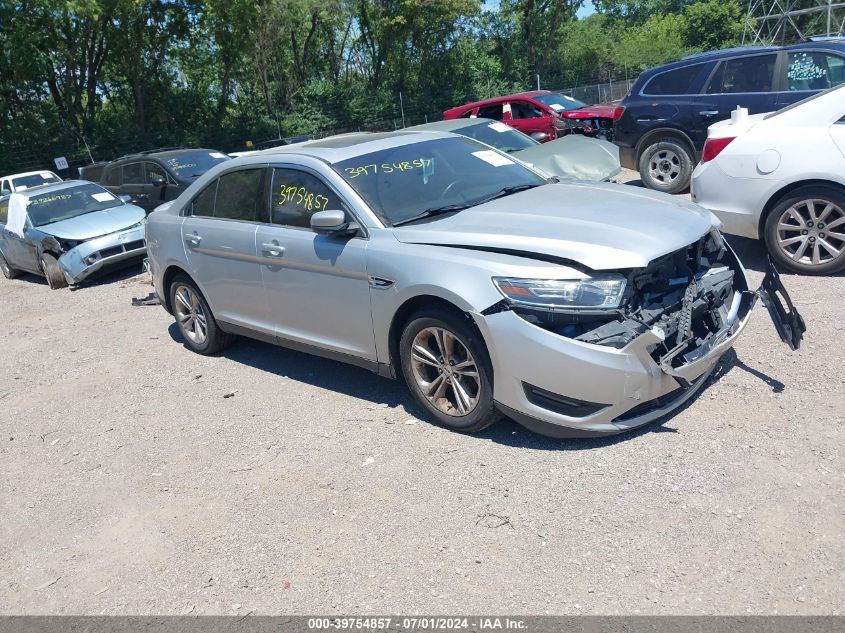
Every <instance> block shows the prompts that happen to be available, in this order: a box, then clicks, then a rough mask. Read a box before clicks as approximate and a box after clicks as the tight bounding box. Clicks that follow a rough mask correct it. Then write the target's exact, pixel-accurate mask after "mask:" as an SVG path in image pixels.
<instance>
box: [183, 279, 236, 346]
mask: <svg viewBox="0 0 845 633" xmlns="http://www.w3.org/2000/svg"><path fill="white" fill-rule="evenodd" d="M180 286H187V287H188V288H190V289H191V291H192V292H193V293H194V294H196V297H197V300H198V301H199V303H200V306H201V307H202V311H203V313H204V314H205V317H206V336H205V341H203V342H202V344H197V343H196V342H194V341H192V340H191V339H190V338H188V337H187V336H185V334H184V332H182V329H181V327H180V326H179V323H178V322H177V323H176V327H177V328H179V333H180V334H181V335H182V341H183V342H184V344H185V347H187V348H188V349H189V350H191V351H192V352H195V353H197V354H202V355H203V356H211V355H212V354H216V353H217V352H220V351H222V350H224V349H225V348H227V347H229V346H230V345H231V344H232V343H233V342H234V340H235V338H236V337H235V335H233V334H229V333H228V332H224V331H223V330H221V329H220V326H219V325H217V320H216V319H215V318H214V314H212V312H211V308H210V307H209V305H208V302H207V301H206V300H205V297H204V296H203V294H202V292H200V289H199V288H198V287H197V285H196V284H195V283H194V282H193V281H192V280H191V278H190V277H188V276H187V275H176V276H175V277H174V278H173V281H172V282H171V283H170V288H169V289H168V291H167V292H168V298H169V299H170V306H171V309H172V310H173V316H174V318H178V317H177V316H176V314H177V312H176V308H175V306H176V290H177V289H178V288H179V287H180Z"/></svg>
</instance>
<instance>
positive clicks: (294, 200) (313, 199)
mask: <svg viewBox="0 0 845 633" xmlns="http://www.w3.org/2000/svg"><path fill="white" fill-rule="evenodd" d="M328 203H329V199H328V198H327V197H326V196H324V195H322V194H316V195H315V194H314V193H312V192H311V191H308V189H306V188H305V187H297V186H296V185H280V186H279V193H278V194H276V206H277V207H281V206H284V205H286V204H292V205H294V206H297V207H302V208H303V209H305V210H306V211H325V210H326V208H327V207H326V205H328Z"/></svg>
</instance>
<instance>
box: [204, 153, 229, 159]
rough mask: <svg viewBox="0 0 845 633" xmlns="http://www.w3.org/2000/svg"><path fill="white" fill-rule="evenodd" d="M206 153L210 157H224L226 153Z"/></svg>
mask: <svg viewBox="0 0 845 633" xmlns="http://www.w3.org/2000/svg"><path fill="white" fill-rule="evenodd" d="M208 155H209V156H211V157H212V158H226V155H225V154H221V153H220V152H209V153H208Z"/></svg>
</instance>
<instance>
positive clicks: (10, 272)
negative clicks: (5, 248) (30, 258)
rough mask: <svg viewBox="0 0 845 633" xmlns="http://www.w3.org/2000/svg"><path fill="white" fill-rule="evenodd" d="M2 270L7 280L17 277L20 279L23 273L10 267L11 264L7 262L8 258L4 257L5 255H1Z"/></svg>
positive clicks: (0, 267) (0, 266)
mask: <svg viewBox="0 0 845 633" xmlns="http://www.w3.org/2000/svg"><path fill="white" fill-rule="evenodd" d="M0 270H2V271H3V276H4V277H5V278H6V279H14V278H15V277H19V276H20V274H21V271H19V270H18V269H17V268H12V267H11V266H9V262H7V261H6V258H5V257H3V253H0Z"/></svg>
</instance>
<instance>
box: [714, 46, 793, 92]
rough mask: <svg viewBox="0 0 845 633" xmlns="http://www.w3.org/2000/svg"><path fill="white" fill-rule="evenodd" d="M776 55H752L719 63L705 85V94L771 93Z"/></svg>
mask: <svg viewBox="0 0 845 633" xmlns="http://www.w3.org/2000/svg"><path fill="white" fill-rule="evenodd" d="M776 59H777V55H774V54H772V55H753V56H751V57H737V58H735V59H726V60H725V61H723V62H720V63H719V66H718V67H717V68H716V72H714V73H713V76H712V77H711V78H710V81H709V82H708V84H707V90H706V92H707V94H711V95H717V94H736V93H744V92H771V91H772V84H773V78H774V74H775V60H776Z"/></svg>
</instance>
